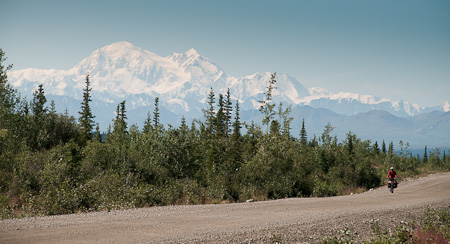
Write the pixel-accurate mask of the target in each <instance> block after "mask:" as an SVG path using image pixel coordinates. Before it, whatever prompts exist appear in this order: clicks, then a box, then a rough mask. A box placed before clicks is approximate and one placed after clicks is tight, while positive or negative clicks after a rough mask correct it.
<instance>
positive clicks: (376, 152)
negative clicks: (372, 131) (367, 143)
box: [373, 141, 380, 155]
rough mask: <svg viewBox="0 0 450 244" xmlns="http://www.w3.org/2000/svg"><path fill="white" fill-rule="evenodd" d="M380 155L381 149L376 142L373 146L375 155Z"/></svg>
mask: <svg viewBox="0 0 450 244" xmlns="http://www.w3.org/2000/svg"><path fill="white" fill-rule="evenodd" d="M379 153H380V149H379V148H378V142H377V141H375V143H374V144H373V154H375V155H378V154H379Z"/></svg>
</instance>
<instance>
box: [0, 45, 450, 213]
mask: <svg viewBox="0 0 450 244" xmlns="http://www.w3.org/2000/svg"><path fill="white" fill-rule="evenodd" d="M5 61H6V57H5V53H4V52H3V50H2V49H0V219H4V218H18V217H27V216H43V215H56V214H69V213H77V212H87V211H109V210H112V209H122V208H137V207H150V206H161V205H174V204H211V203H212V204H215V203H232V202H242V201H246V200H248V199H254V200H256V201H262V200H268V199H279V198H287V197H328V196H336V195H345V194H350V193H357V192H363V191H366V190H368V189H371V188H374V187H378V186H381V185H383V184H385V177H386V174H387V171H388V169H389V167H390V166H393V167H395V169H396V171H397V173H398V174H399V176H400V180H401V179H406V178H408V177H417V176H420V175H422V174H426V173H430V172H437V171H448V170H450V160H449V159H448V158H447V155H446V152H443V155H441V152H440V150H439V148H436V149H434V150H431V151H428V149H427V148H426V146H425V153H424V155H423V156H422V157H420V156H419V155H412V153H411V152H410V151H409V150H408V143H407V142H403V141H400V142H399V143H398V145H397V146H396V148H394V142H392V141H391V142H387V143H386V142H384V141H382V142H377V141H375V142H372V141H370V140H364V141H363V140H361V139H359V138H358V136H357V135H355V134H354V133H352V132H351V131H349V132H348V133H347V136H346V138H340V139H338V138H337V137H336V136H333V126H332V125H331V124H328V125H327V126H326V127H325V128H324V130H323V133H322V134H321V135H318V136H316V135H312V136H311V135H308V133H307V128H305V126H304V125H305V123H304V120H302V118H295V120H294V118H293V117H291V116H290V111H291V107H290V106H285V105H284V104H282V103H280V104H275V103H274V102H273V101H272V91H273V89H276V73H274V74H273V75H272V77H271V79H270V80H269V81H268V84H267V90H266V92H265V94H264V95H265V97H264V100H263V101H259V102H260V105H261V107H260V112H261V114H262V115H264V116H263V120H262V121H260V122H252V123H242V122H241V121H240V114H239V113H240V111H239V102H238V101H231V99H230V97H231V94H230V92H229V91H228V92H227V93H226V94H216V93H215V92H214V90H213V89H212V88H211V90H210V93H209V95H208V97H207V103H206V104H205V108H204V110H203V112H204V118H203V119H195V120H193V121H192V122H190V123H189V124H188V122H187V121H186V120H185V119H182V121H181V125H180V126H178V127H173V126H171V125H164V124H163V120H164V118H160V114H159V108H158V106H159V99H158V98H155V109H154V111H148V114H147V120H146V121H145V122H144V126H143V128H139V127H138V126H137V125H135V124H133V125H129V124H127V111H126V102H125V101H123V102H121V103H119V104H118V105H117V109H116V113H115V114H116V117H115V118H112V121H111V124H110V126H109V128H108V130H107V131H106V132H104V133H102V132H100V129H99V126H98V124H96V123H95V115H94V114H92V112H91V109H90V102H91V101H92V100H91V96H90V91H91V88H90V77H89V74H87V75H86V78H85V84H86V86H85V89H84V90H83V92H84V96H83V101H82V102H81V103H80V111H79V118H75V117H74V116H71V115H69V114H68V113H67V112H65V113H58V112H56V110H55V104H54V102H53V101H50V102H49V101H47V99H46V97H45V89H44V87H43V86H42V85H40V86H39V87H38V89H36V91H35V92H34V93H33V97H32V99H31V101H27V100H25V99H23V98H21V94H19V93H18V92H17V91H16V90H15V89H14V88H13V87H12V86H11V85H10V84H9V83H8V77H7V72H8V70H10V69H11V68H12V65H7V66H5V64H4V62H5ZM216 96H217V97H216ZM294 122H295V123H302V125H303V126H302V129H301V131H300V134H299V135H293V134H292V133H291V125H292V123H294ZM379 143H380V145H379Z"/></svg>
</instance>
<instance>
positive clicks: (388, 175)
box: [387, 170, 397, 178]
mask: <svg viewBox="0 0 450 244" xmlns="http://www.w3.org/2000/svg"><path fill="white" fill-rule="evenodd" d="M387 178H397V173H395V171H394V170H389V172H388V174H387Z"/></svg>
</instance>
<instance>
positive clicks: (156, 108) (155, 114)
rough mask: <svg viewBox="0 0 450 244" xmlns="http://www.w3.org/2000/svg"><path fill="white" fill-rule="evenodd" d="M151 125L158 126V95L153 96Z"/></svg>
mask: <svg viewBox="0 0 450 244" xmlns="http://www.w3.org/2000/svg"><path fill="white" fill-rule="evenodd" d="M153 125H154V126H155V128H158V127H159V97H156V98H155V110H154V111H153Z"/></svg>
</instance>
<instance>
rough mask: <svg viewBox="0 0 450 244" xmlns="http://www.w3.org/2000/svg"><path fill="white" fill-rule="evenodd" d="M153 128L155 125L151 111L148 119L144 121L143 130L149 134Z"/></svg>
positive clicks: (148, 113)
mask: <svg viewBox="0 0 450 244" xmlns="http://www.w3.org/2000/svg"><path fill="white" fill-rule="evenodd" d="M152 129H153V127H152V119H151V117H150V112H147V119H146V120H145V122H144V128H143V129H142V131H143V132H144V134H148V133H149V132H150V131H152Z"/></svg>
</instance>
